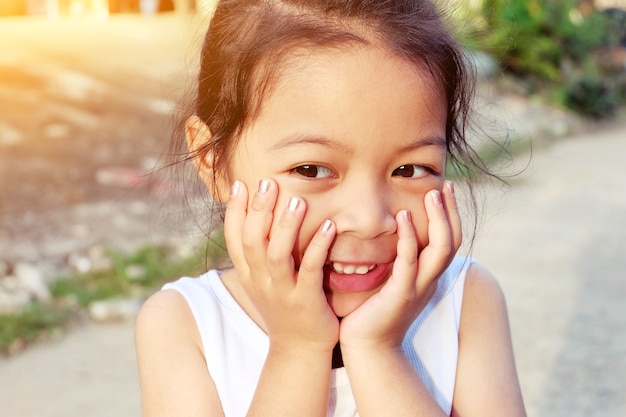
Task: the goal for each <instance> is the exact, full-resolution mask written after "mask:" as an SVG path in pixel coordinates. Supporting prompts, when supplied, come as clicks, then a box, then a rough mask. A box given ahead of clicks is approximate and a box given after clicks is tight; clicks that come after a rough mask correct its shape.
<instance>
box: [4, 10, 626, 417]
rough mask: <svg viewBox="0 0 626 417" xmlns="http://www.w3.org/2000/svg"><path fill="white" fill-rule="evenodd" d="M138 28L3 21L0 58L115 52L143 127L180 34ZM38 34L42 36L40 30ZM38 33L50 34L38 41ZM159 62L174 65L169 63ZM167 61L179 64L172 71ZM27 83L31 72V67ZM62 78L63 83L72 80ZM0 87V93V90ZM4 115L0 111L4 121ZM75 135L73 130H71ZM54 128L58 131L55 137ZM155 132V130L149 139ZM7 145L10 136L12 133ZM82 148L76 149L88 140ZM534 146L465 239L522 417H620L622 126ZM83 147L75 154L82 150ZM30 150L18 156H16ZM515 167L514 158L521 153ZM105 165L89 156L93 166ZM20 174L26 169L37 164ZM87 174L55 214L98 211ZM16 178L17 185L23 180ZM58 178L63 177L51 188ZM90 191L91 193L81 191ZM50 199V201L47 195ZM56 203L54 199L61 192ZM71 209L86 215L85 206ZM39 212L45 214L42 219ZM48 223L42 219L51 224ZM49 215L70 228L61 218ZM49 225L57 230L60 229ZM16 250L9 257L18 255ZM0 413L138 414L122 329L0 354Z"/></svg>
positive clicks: (624, 263)
mask: <svg viewBox="0 0 626 417" xmlns="http://www.w3.org/2000/svg"><path fill="white" fill-rule="evenodd" d="M147 22H148V21H145V20H136V21H132V20H128V19H120V20H115V21H113V22H112V23H109V24H108V25H109V26H106V25H104V23H98V24H97V25H94V26H95V27H94V28H92V29H93V30H94V31H95V32H96V33H97V34H99V35H98V36H99V37H95V38H91V39H89V38H88V37H86V36H85V37H82V38H81V37H78V38H77V37H76V33H87V32H89V30H87V28H88V26H89V25H86V24H84V23H76V22H74V23H73V24H68V25H67V26H61V27H62V28H64V29H63V30H60V29H59V27H56V28H55V30H54V31H49V32H45V35H46V36H43V37H42V38H40V39H39V38H38V40H37V42H32V41H31V42H30V43H28V42H26V41H25V39H27V36H26V33H27V30H29V29H28V28H27V27H26V26H24V27H21V26H19V25H18V26H15V25H13V26H12V28H13V29H10V28H9V29H10V30H14V32H10V33H9V32H7V31H8V30H9V29H7V27H8V26H7V25H4V26H3V25H2V23H3V22H0V42H2V40H3V39H4V41H5V42H6V39H11V38H7V37H6V36H4V35H6V33H9V34H10V35H11V36H14V37H13V38H12V39H18V38H16V37H15V36H18V37H19V39H22V40H24V41H23V45H24V47H23V48H22V49H16V48H13V49H12V53H13V55H11V54H8V55H3V57H0V63H2V65H4V66H5V67H6V66H7V65H9V64H11V63H10V62H9V61H8V60H11V59H13V60H14V61H15V62H16V63H19V62H21V61H19V60H20V59H26V62H29V63H30V65H31V66H33V67H36V65H34V64H35V63H36V62H37V61H36V55H37V53H38V51H39V52H41V50H43V49H45V48H43V47H42V46H41V43H40V42H41V41H42V39H45V40H46V42H48V43H49V44H50V45H49V48H48V52H47V56H49V57H52V58H54V57H55V56H57V57H58V56H62V57H65V58H67V61H65V62H69V63H70V64H68V65H70V67H72V66H73V65H74V64H75V63H78V65H79V68H78V69H77V70H76V71H78V72H79V73H81V71H83V72H86V73H87V74H89V77H90V79H96V80H107V79H108V77H110V75H107V74H110V72H111V70H112V67H111V64H107V61H106V60H105V59H104V58H103V57H104V56H105V55H107V51H109V52H111V51H116V53H119V54H121V55H119V56H116V59H115V60H114V62H115V66H114V67H113V68H117V70H118V72H119V73H121V74H124V77H126V78H129V79H130V80H132V86H130V87H129V88H128V90H129V92H130V93H131V94H128V95H125V96H124V97H123V100H122V102H123V103H127V104H128V103H131V104H132V103H135V102H134V101H133V100H135V101H138V102H141V101H142V100H144V98H142V97H146V96H147V97H148V99H149V100H148V101H149V102H150V103H153V104H149V103H148V102H146V103H144V104H143V105H140V104H136V103H135V104H132V106H134V107H132V106H131V109H134V108H136V109H137V111H139V112H140V113H139V114H140V115H145V118H144V117H143V116H142V117H140V119H141V120H142V121H143V122H146V120H147V121H150V120H157V119H153V117H157V116H155V115H154V113H156V114H157V115H159V114H160V116H159V117H163V112H162V111H160V110H159V109H158V108H157V109H155V107H158V106H155V105H154V101H153V100H154V97H158V96H159V94H162V93H163V84H160V81H158V80H159V79H161V78H160V77H162V75H163V74H164V73H171V72H176V71H180V65H181V62H183V61H184V56H186V53H184V52H181V51H176V50H174V49H173V47H172V46H171V45H172V43H169V44H167V45H170V46H168V47H167V48H166V52H167V54H165V55H163V48H162V47H161V46H162V42H164V41H165V40H164V36H163V33H167V30H172V29H174V28H176V27H179V26H180V22H177V21H175V20H172V19H169V18H163V19H156V20H153V21H150V23H147ZM31 25H32V23H31ZM98 25H103V26H98ZM44 26H45V25H44ZM42 27H43V26H42ZM47 27H48V30H49V29H50V27H49V26H47ZM31 29H32V26H31ZM41 30H43V29H41ZM73 30H74V32H72V31H73ZM76 30H78V31H79V32H76ZM90 33H91V32H90ZM124 33H127V35H124ZM50 34H54V36H52V37H50V36H49V35H50ZM104 35H106V36H104ZM3 36H4V37H3ZM177 36H178V35H177ZM153 39H157V40H160V41H159V42H161V44H160V45H159V44H158V43H156V45H157V47H156V48H154V45H155V43H154V42H151V40H153ZM70 40H72V42H73V40H76V42H75V44H74V43H69V44H72V45H73V47H74V48H75V49H74V50H73V51H68V50H67V48H65V49H64V48H63V44H64V43H66V44H67V42H70ZM92 42H96V43H95V44H92ZM94 45H95V46H96V47H95V48H94V47H93V46H94ZM148 45H152V46H153V47H152V49H149V48H148V49H145V48H147V47H148ZM9 46H10V45H9ZM5 47H7V44H6V43H5V44H4V46H3V48H4V49H3V51H4V50H11V48H5ZM137 48H140V49H137ZM139 50H141V51H142V52H141V54H138V53H135V54H133V51H139ZM81 51H82V52H81ZM85 51H92V52H93V54H92V55H89V58H88V59H85V60H84V61H79V60H77V57H78V56H79V54H81V53H83V54H84V53H85ZM158 51H161V52H158ZM44 55H45V54H44ZM140 55H141V56H140ZM7 57H8V58H7ZM167 57H173V58H172V60H168V59H167ZM174 58H177V59H182V61H180V60H179V61H178V64H174V62H175V60H174ZM7 62H9V64H7ZM51 62H52V63H53V64H51ZM44 64H46V65H47V66H46V67H45V68H46V69H50V68H54V67H55V66H56V67H57V70H58V69H59V68H58V67H59V65H58V62H55V61H53V60H52V59H51V60H50V61H47V62H44ZM12 65H17V64H15V63H14V64H12ZM25 68H30V67H25ZM60 70H62V71H61V72H62V73H64V74H66V75H67V74H68V71H66V70H68V67H63V66H61V68H60ZM144 70H147V71H148V76H147V78H141V76H140V74H142V73H143V71H144ZM73 71H74V70H73ZM160 71H162V73H161V72H160ZM35 72H37V71H35ZM37 74H39V75H41V73H40V72H37ZM72 74H74V75H75V72H72ZM181 76H182V75H181ZM70 79H71V80H73V81H72V82H74V83H76V82H78V83H80V81H77V80H80V79H81V78H80V76H75V77H73V78H72V77H70ZM142 80H143V81H142ZM83 81H85V80H84V78H83ZM114 81H115V82H117V83H118V84H115V82H114V83H113V84H114V87H115V88H114V90H113V91H114V92H117V93H120V94H121V91H122V90H124V89H123V88H121V87H120V84H119V82H121V81H120V78H119V77H117V78H115V77H114ZM174 84H175V83H174ZM44 85H47V86H48V87H46V88H47V89H46V90H45V91H46V92H47V93H46V94H44V96H43V97H42V98H41V99H42V100H44V99H45V98H46V97H49V96H54V94H56V93H55V92H56V91H57V90H54V88H53V89H52V90H50V88H51V87H50V85H49V84H44ZM72 85H75V84H72ZM89 85H90V86H93V84H89ZM171 85H173V84H168V86H171ZM90 88H91V87H90ZM168 88H169V87H168ZM5 90H6V89H5ZM5 90H2V91H0V93H2V92H4V93H6V91H5ZM51 91H52V92H51ZM72 91H75V90H72ZM90 91H91V90H90ZM106 91H109V90H106ZM33 94H35V93H33ZM106 94H108V95H106V97H107V100H109V99H110V100H113V97H111V95H110V94H111V93H106ZM29 97H30V98H29ZM32 97H33V96H32V95H31V96H27V97H26V98H25V99H24V100H32ZM133 97H134V98H133ZM20 103H22V102H21V101H20V102H19V103H17V104H16V105H19V104H20ZM64 103H65V104H68V103H69V104H72V103H75V107H76V108H78V109H80V108H81V105H80V100H79V99H78V98H76V97H75V98H71V97H70V98H67V97H66V99H65V101H64ZM27 104H28V103H27ZM142 106H143V107H142ZM141 108H143V109H144V110H141ZM64 109H66V108H65V107H64ZM145 109H151V110H149V111H148V110H145ZM112 111H113V110H112ZM128 111H130V109H127V110H126V111H125V112H126V113H127V114H126V116H127V115H128V114H133V115H134V114H135V113H128ZM142 111H143V112H144V113H141V112H142ZM70 113H71V112H69V113H68V114H70ZM96 113H97V112H96ZM118 113H119V115H118V116H114V115H111V116H110V117H111V118H105V120H107V121H108V122H109V123H108V124H107V125H115V123H114V122H115V120H116V119H115V117H121V116H122V115H123V114H122V112H119V111H118ZM3 114H4V115H5V116H6V114H7V113H3ZM15 114H16V117H17V119H13V120H18V121H19V120H20V119H19V115H17V113H15ZM63 114H65V113H63ZM71 114H74V115H75V116H76V119H78V122H80V123H83V125H81V126H83V127H82V129H83V130H79V132H86V131H87V130H86V129H88V128H89V126H90V125H89V123H90V121H93V120H94V119H93V118H89V117H87V116H85V115H84V114H83V115H82V116H85V117H86V118H81V117H82V116H81V113H71ZM106 114H107V115H108V114H109V113H106ZM513 116H514V117H515V114H513ZM535 116H541V114H539V115H534V116H533V117H535ZM36 120H39V122H40V123H41V126H42V127H43V128H44V129H45V128H46V127H47V128H49V130H48V131H47V132H48V133H49V134H50V136H51V137H49V138H47V140H48V141H51V140H56V141H57V142H56V143H57V144H66V143H71V139H72V137H71V135H70V137H68V138H65V137H62V136H63V135H62V134H60V135H57V134H56V133H58V132H59V129H57V130H55V127H54V124H53V125H52V127H50V126H49V123H52V122H54V120H55V119H54V117H52V118H51V119H46V118H45V117H44V118H43V119H42V118H38V119H36ZM42 120H43V122H42ZM119 120H122V119H119ZM0 121H2V120H0ZM5 121H6V117H5ZM26 121H28V120H26ZM62 121H63V122H64V123H69V122H71V121H67V120H62ZM528 122H529V123H531V122H532V121H530V120H529V121H528ZM12 123H13V122H12ZM15 123H17V122H15ZM80 123H78V124H79V125H80ZM125 123H126V124H124V125H122V126H125V128H126V129H127V131H125V132H122V134H121V136H115V132H116V131H111V132H112V133H111V134H112V135H114V136H111V143H110V145H109V146H111V147H113V148H114V149H117V146H118V145H119V144H120V143H115V142H114V139H113V138H115V137H118V138H119V137H121V138H122V139H123V140H130V139H131V138H132V137H135V136H134V135H135V133H136V132H140V130H137V128H138V127H139V125H137V127H135V126H134V125H133V124H132V123H134V122H129V121H128V119H126V122H125ZM128 123H131V124H128ZM522 125H523V123H522ZM119 126H120V125H117V127H119ZM58 127H59V126H58V125H57V128H58ZM104 127H106V125H105V126H103V128H104ZM75 128H76V127H75V126H74V125H72V126H71V129H75ZM161 128H162V127H160V129H161ZM157 130H158V129H157ZM530 130H532V129H530ZM60 131H61V133H63V132H67V130H63V129H60ZM72 131H73V130H72ZM50 132H52V133H50ZM55 132H56V133H55ZM118 133H119V132H118ZM157 134H158V132H157V131H155V130H154V129H153V130H152V131H151V133H150V135H155V136H158V135H157ZM59 136H61V137H59ZM106 136H107V135H106V134H102V138H101V140H102V141H103V143H106ZM16 137H17V140H20V139H19V134H18V135H17V136H16ZM81 137H82V136H81ZM98 137H99V136H98ZM28 138H29V136H28V135H26V136H25V139H23V140H24V141H25V145H23V146H25V147H26V149H28V146H30V145H29V144H28V143H26V142H27V141H28V140H29V139H28ZM44 139H45V138H44ZM83 139H84V140H87V139H88V136H87V137H86V138H83ZM141 143H142V146H148V145H145V144H150V143H152V142H150V141H149V140H148V141H146V142H141ZM11 146H13V148H11V149H13V151H12V152H16V151H15V149H18V148H19V146H21V145H11ZM16 146H17V148H16ZM47 146H50V148H51V149H52V148H54V147H53V146H51V145H47ZM64 146H65V145H64ZM102 146H104V145H102ZM535 148H536V149H537V150H536V151H535V153H534V155H533V156H532V161H531V164H530V166H529V168H528V169H527V170H526V171H525V172H524V173H523V174H522V175H520V176H518V177H516V178H514V179H512V180H511V184H512V188H511V190H509V191H503V192H502V193H500V194H499V193H495V195H494V194H493V193H492V194H491V197H490V198H489V202H488V210H487V211H486V213H485V226H484V227H483V229H482V231H481V234H480V236H479V239H478V241H477V243H476V247H475V250H474V255H475V256H476V257H477V258H479V259H480V260H481V261H482V262H483V263H484V264H485V265H486V266H487V267H489V268H490V269H491V270H493V271H494V272H495V273H496V275H497V276H498V277H499V279H500V281H501V282H502V286H503V288H504V290H505V292H506V295H507V298H508V302H509V307H510V312H511V321H512V325H513V337H514V344H515V349H516V354H517V360H518V368H519V372H520V378H521V382H522V386H523V391H524V394H525V397H526V403H527V408H528V412H529V416H537V417H577V416H585V417H588V416H602V417H623V416H624V415H626V400H625V399H624V393H625V392H626V378H624V375H626V308H625V307H623V303H622V299H623V298H624V297H625V296H626V280H625V278H626V277H625V275H626V257H624V255H623V253H624V252H626V193H625V192H624V185H623V184H624V183H626V166H625V164H624V162H625V160H624V155H626V125H625V124H621V125H620V124H618V125H613V126H609V127H604V128H601V129H597V131H594V132H590V133H587V134H584V135H580V136H577V137H569V138H567V139H561V140H559V141H557V142H555V143H553V144H552V145H550V146H548V147H545V146H535ZM3 149H8V148H3ZM31 149H34V148H32V147H31ZM89 149H90V148H89V147H86V150H87V151H88V150H89ZM95 149H100V148H98V147H96V148H95ZM124 149H126V148H124ZM3 152H4V150H3ZM33 152H34V151H33ZM105 153H106V152H105ZM28 154H29V153H28V152H26V153H25V155H26V156H27V155H28ZM44 154H45V152H44V153H42V155H39V156H40V158H39V159H38V161H41V160H43V156H44ZM0 156H2V155H0ZM124 158H126V157H124ZM79 160H83V161H89V158H88V157H85V158H82V159H81V158H80V153H79V154H78V155H77V156H75V158H74V159H72V160H71V161H73V162H75V161H79ZM519 160H520V161H523V160H524V156H521V157H520V158H519ZM98 161H99V160H97V161H96V162H98ZM96 162H94V163H93V164H96ZM105 162H106V161H105V160H103V161H101V163H102V164H104V163H105ZM124 162H125V163H126V164H129V165H132V164H136V165H140V164H141V161H136V160H134V159H132V156H131V154H130V153H129V154H128V157H127V159H124ZM3 163H4V161H3ZM29 163H30V162H29ZM23 165H24V167H36V166H37V165H36V163H33V165H29V164H27V163H24V164H23ZM61 165H63V164H61ZM66 165H67V163H66ZM92 168H93V167H92ZM92 168H90V167H89V166H87V167H86V168H85V169H86V170H87V171H86V172H87V173H86V174H81V173H80V172H79V173H78V174H77V175H76V178H78V180H77V181H79V180H80V179H81V178H86V180H85V181H86V183H85V185H84V190H85V193H86V194H84V195H83V194H80V195H78V196H74V197H72V196H69V197H63V198H62V199H61V200H59V201H55V202H54V207H53V208H54V209H55V210H57V211H63V210H65V207H66V206H67V207H70V208H71V207H75V206H76V201H75V199H79V200H80V201H79V203H80V202H81V201H82V199H84V200H85V204H87V206H86V207H87V208H89V207H99V206H98V204H107V201H108V199H110V198H111V194H110V192H111V191H110V190H107V189H103V188H100V189H98V188H95V189H92V188H91V186H95V187H97V185H93V184H91V183H89V181H92V179H93V176H92V175H91V174H93V169H92ZM90 169H91V171H90ZM44 171H45V170H44ZM44 171H42V172H44ZM28 172H29V170H24V171H23V173H22V175H24V176H26V175H28ZM60 172H64V171H60ZM81 172H82V171H81ZM70 177H71V176H70ZM20 178H21V179H22V180H23V179H24V178H26V177H20ZM20 178H17V179H20ZM59 178H60V179H59V181H58V184H60V185H62V184H64V183H67V182H68V180H67V177H63V176H60V177H59ZM64 178H65V181H62V180H63V179H64ZM53 179H54V178H51V179H50V180H53ZM70 179H71V178H70ZM88 180H89V181H88ZM79 183H80V181H79ZM70 184H74V183H71V182H70ZM3 190H4V189H3ZM94 190H95V191H94ZM44 191H45V190H44ZM3 192H4V191H3ZM91 192H94V193H95V194H89V193H91ZM61 194H62V193H61ZM50 195H51V196H52V197H54V195H55V193H51V194H50ZM56 195H57V197H58V195H59V193H56ZM63 195H65V194H62V196H63ZM39 197H41V196H39ZM52 197H51V198H52ZM32 198H38V196H37V194H36V193H33V194H32ZM48 202H49V200H46V199H45V198H41V199H40V200H36V201H34V203H37V204H39V203H41V207H42V208H43V209H45V208H46V204H47V203H48ZM81 204H82V203H81ZM89 204H93V205H89ZM112 207H113V208H112V209H111V211H106V212H105V213H102V214H101V215H102V218H103V219H109V217H110V216H111V213H112V212H115V213H120V212H121V213H124V212H128V211H127V210H125V206H123V205H122V203H121V202H119V201H118V202H116V203H115V204H112ZM116 207H117V208H116ZM82 211H85V210H84V207H83V210H82ZM87 211H89V210H87ZM38 213H39V214H41V215H42V216H44V215H45V213H46V211H45V210H42V211H41V212H38ZM5 214H6V213H5ZM131 214H132V213H131ZM140 214H141V213H140ZM138 217H142V216H141V215H139V216H138ZM11 219H12V218H10V220H11ZM46 219H52V220H54V219H55V217H48V218H46ZM61 220H63V221H68V222H72V221H75V219H74V218H72V217H71V216H69V218H61ZM135 221H136V219H134V220H133V222H135ZM93 223H96V224H97V223H103V224H104V225H107V227H108V228H109V229H110V228H111V223H110V222H107V221H102V220H96V221H93ZM7 224H8V223H7ZM12 224H13V223H12ZM124 224H127V223H124ZM55 226H56V227H57V228H58V230H61V231H62V230H63V227H61V226H63V224H60V225H59V224H55ZM35 229H37V228H34V230H35ZM16 230H17V229H16ZM37 230H38V229H37ZM37 230H35V231H37ZM55 230H57V229H54V230H48V231H46V230H45V229H43V230H41V231H39V232H38V233H44V234H45V236H50V235H52V233H53V232H55ZM96 232H98V229H94V230H91V231H90V236H91V235H97V233H96ZM131 232H132V233H133V234H134V235H136V234H137V233H140V232H139V231H137V230H135V229H133V230H131ZM45 236H44V235H41V234H40V235H35V237H34V238H33V239H30V243H33V242H38V241H39V240H38V239H43V238H44V237H45ZM53 236H54V237H55V238H57V239H60V238H62V237H63V235H62V233H60V234H59V237H57V235H53ZM17 237H19V234H16V235H15V237H13V238H12V239H11V240H10V241H9V242H8V243H7V242H6V241H5V242H4V247H5V248H8V249H11V248H12V247H13V246H14V245H15V244H17V243H23V242H17V241H16V240H15V239H16V238H17ZM73 239H74V240H73V242H77V243H76V244H78V243H80V241H81V238H80V236H78V237H77V236H74V238H73ZM0 240H1V239H0ZM27 243H28V242H27ZM0 244H2V242H0ZM57 247H58V246H57ZM38 248H39V247H34V249H38ZM8 249H7V250H8ZM23 252H28V251H23ZM14 253H15V254H16V256H17V255H19V254H20V253H22V252H14ZM42 253H45V252H42ZM0 415H2V416H3V417H4V416H9V417H14V416H15V417H17V416H20V417H57V416H59V417H60V416H63V417H79V416H85V415H89V416H103V417H109V416H111V417H113V416H121V415H123V416H132V415H139V397H138V385H137V376H136V369H135V362H134V352H133V341H132V323H121V324H115V325H94V324H90V325H85V326H84V327H81V328H78V329H76V330H75V331H73V332H72V333H70V334H69V335H67V336H66V337H64V338H62V339H60V340H58V341H55V342H52V343H50V344H47V345H42V346H36V347H34V348H32V349H29V350H27V351H26V352H24V353H23V354H21V355H18V356H17V357H14V358H11V359H9V360H7V359H0Z"/></svg>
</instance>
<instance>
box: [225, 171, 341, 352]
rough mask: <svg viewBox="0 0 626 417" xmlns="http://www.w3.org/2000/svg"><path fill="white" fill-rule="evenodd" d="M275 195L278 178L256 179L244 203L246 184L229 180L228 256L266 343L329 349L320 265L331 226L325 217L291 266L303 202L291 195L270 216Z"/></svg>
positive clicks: (332, 337) (331, 337)
mask: <svg viewBox="0 0 626 417" xmlns="http://www.w3.org/2000/svg"><path fill="white" fill-rule="evenodd" d="M277 198H278V186H277V184H276V183H275V182H274V181H273V180H261V181H260V183H259V187H258V189H257V191H256V193H255V194H254V195H253V196H252V201H251V204H250V205H249V206H248V190H247V188H246V186H245V185H244V184H243V183H242V182H239V181H236V182H235V183H234V184H233V188H232V191H231V196H230V199H229V201H228V206H227V209H226V216H225V220H224V236H225V239H226V245H227V247H228V252H229V255H230V258H231V260H232V262H233V265H234V267H235V270H236V272H237V275H238V278H239V282H240V283H241V285H242V286H243V288H244V290H245V291H246V293H247V295H248V297H249V298H250V300H251V301H252V303H253V305H254V307H255V308H256V309H257V311H258V312H259V314H260V315H261V317H262V319H263V322H264V323H263V324H264V325H265V331H266V332H267V334H268V336H269V339H270V349H272V348H274V349H280V350H282V351H285V352H286V351H292V352H298V351H300V352H302V351H306V350H316V351H328V350H332V349H333V347H334V346H335V344H336V343H337V341H338V339H339V323H338V320H337V317H336V316H335V315H334V313H333V311H332V309H331V308H330V306H329V305H328V302H327V300H326V295H325V294H324V290H323V267H324V263H325V261H326V257H327V254H328V250H329V248H330V245H331V243H332V241H333V238H334V234H335V226H334V224H333V223H332V222H330V221H327V222H326V223H325V224H324V225H322V226H321V227H320V228H319V229H318V231H317V232H316V233H315V235H314V236H313V238H312V240H311V243H310V244H309V245H308V247H307V249H306V251H305V253H304V254H303V256H302V261H301V264H300V266H299V268H298V270H296V266H295V262H294V258H293V251H294V246H295V245H296V241H297V237H298V235H299V231H300V227H301V225H302V221H303V219H304V214H305V212H306V203H305V201H304V200H303V199H301V198H298V197H292V198H290V200H289V202H288V203H287V206H286V207H285V208H284V210H282V213H281V214H280V218H279V219H278V221H277V222H274V217H275V210H276V201H277ZM274 223H276V224H275V225H274V227H272V225H273V224H274Z"/></svg>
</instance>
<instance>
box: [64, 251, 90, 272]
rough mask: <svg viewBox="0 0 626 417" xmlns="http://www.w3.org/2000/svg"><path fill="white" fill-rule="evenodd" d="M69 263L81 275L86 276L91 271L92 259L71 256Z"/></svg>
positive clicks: (75, 255)
mask: <svg viewBox="0 0 626 417" xmlns="http://www.w3.org/2000/svg"><path fill="white" fill-rule="evenodd" d="M67 263H68V264H69V265H70V266H71V267H72V268H73V269H74V270H76V272H78V273H80V274H86V273H87V272H89V271H91V266H92V265H91V259H89V258H88V257H86V256H82V255H78V254H75V253H73V254H71V255H70V257H69V258H68V260H67Z"/></svg>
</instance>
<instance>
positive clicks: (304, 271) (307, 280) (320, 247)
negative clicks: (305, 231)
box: [297, 220, 337, 291]
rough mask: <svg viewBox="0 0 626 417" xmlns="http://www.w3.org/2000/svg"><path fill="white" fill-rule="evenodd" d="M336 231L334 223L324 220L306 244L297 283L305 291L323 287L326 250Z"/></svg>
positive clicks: (317, 289) (318, 289)
mask: <svg viewBox="0 0 626 417" xmlns="http://www.w3.org/2000/svg"><path fill="white" fill-rule="evenodd" d="M336 232H337V229H336V226H335V223H334V222H333V221H332V220H326V221H325V222H324V223H323V224H322V225H321V226H320V227H319V229H318V230H317V232H316V233H315V235H313V238H312V239H311V242H310V243H309V245H308V246H307V248H306V250H305V251H304V254H303V255H302V260H301V262H300V268H299V270H298V282H297V284H298V285H299V286H301V287H302V289H303V290H305V291H321V290H322V288H323V278H324V265H325V264H326V259H327V258H328V251H329V250H330V246H331V245H332V243H333V239H334V238H335V234H336Z"/></svg>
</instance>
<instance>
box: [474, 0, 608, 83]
mask: <svg viewBox="0 0 626 417" xmlns="http://www.w3.org/2000/svg"><path fill="white" fill-rule="evenodd" d="M579 3H580V1H576V0H562V1H553V0H484V2H483V5H482V15H483V18H484V27H483V30H482V31H481V32H480V33H477V36H478V37H479V39H480V45H481V47H482V48H484V49H485V50H486V51H487V52H489V53H491V54H492V55H493V56H494V57H495V58H496V59H498V60H499V61H500V62H501V64H502V66H503V69H504V70H505V71H509V72H511V73H514V74H517V75H523V76H530V77H534V78H535V79H536V80H537V81H540V80H548V81H562V80H563V79H564V77H566V76H567V65H570V66H571V67H574V68H575V67H578V66H580V65H584V64H585V61H587V59H588V56H589V54H590V53H591V51H592V50H594V49H595V48H597V47H598V46H599V45H600V44H601V43H602V41H603V39H605V38H606V33H607V29H606V25H605V18H604V16H603V15H602V14H601V13H599V12H595V11H593V12H590V13H589V14H587V15H583V13H582V12H581V11H580V10H579V9H578V6H579Z"/></svg>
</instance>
